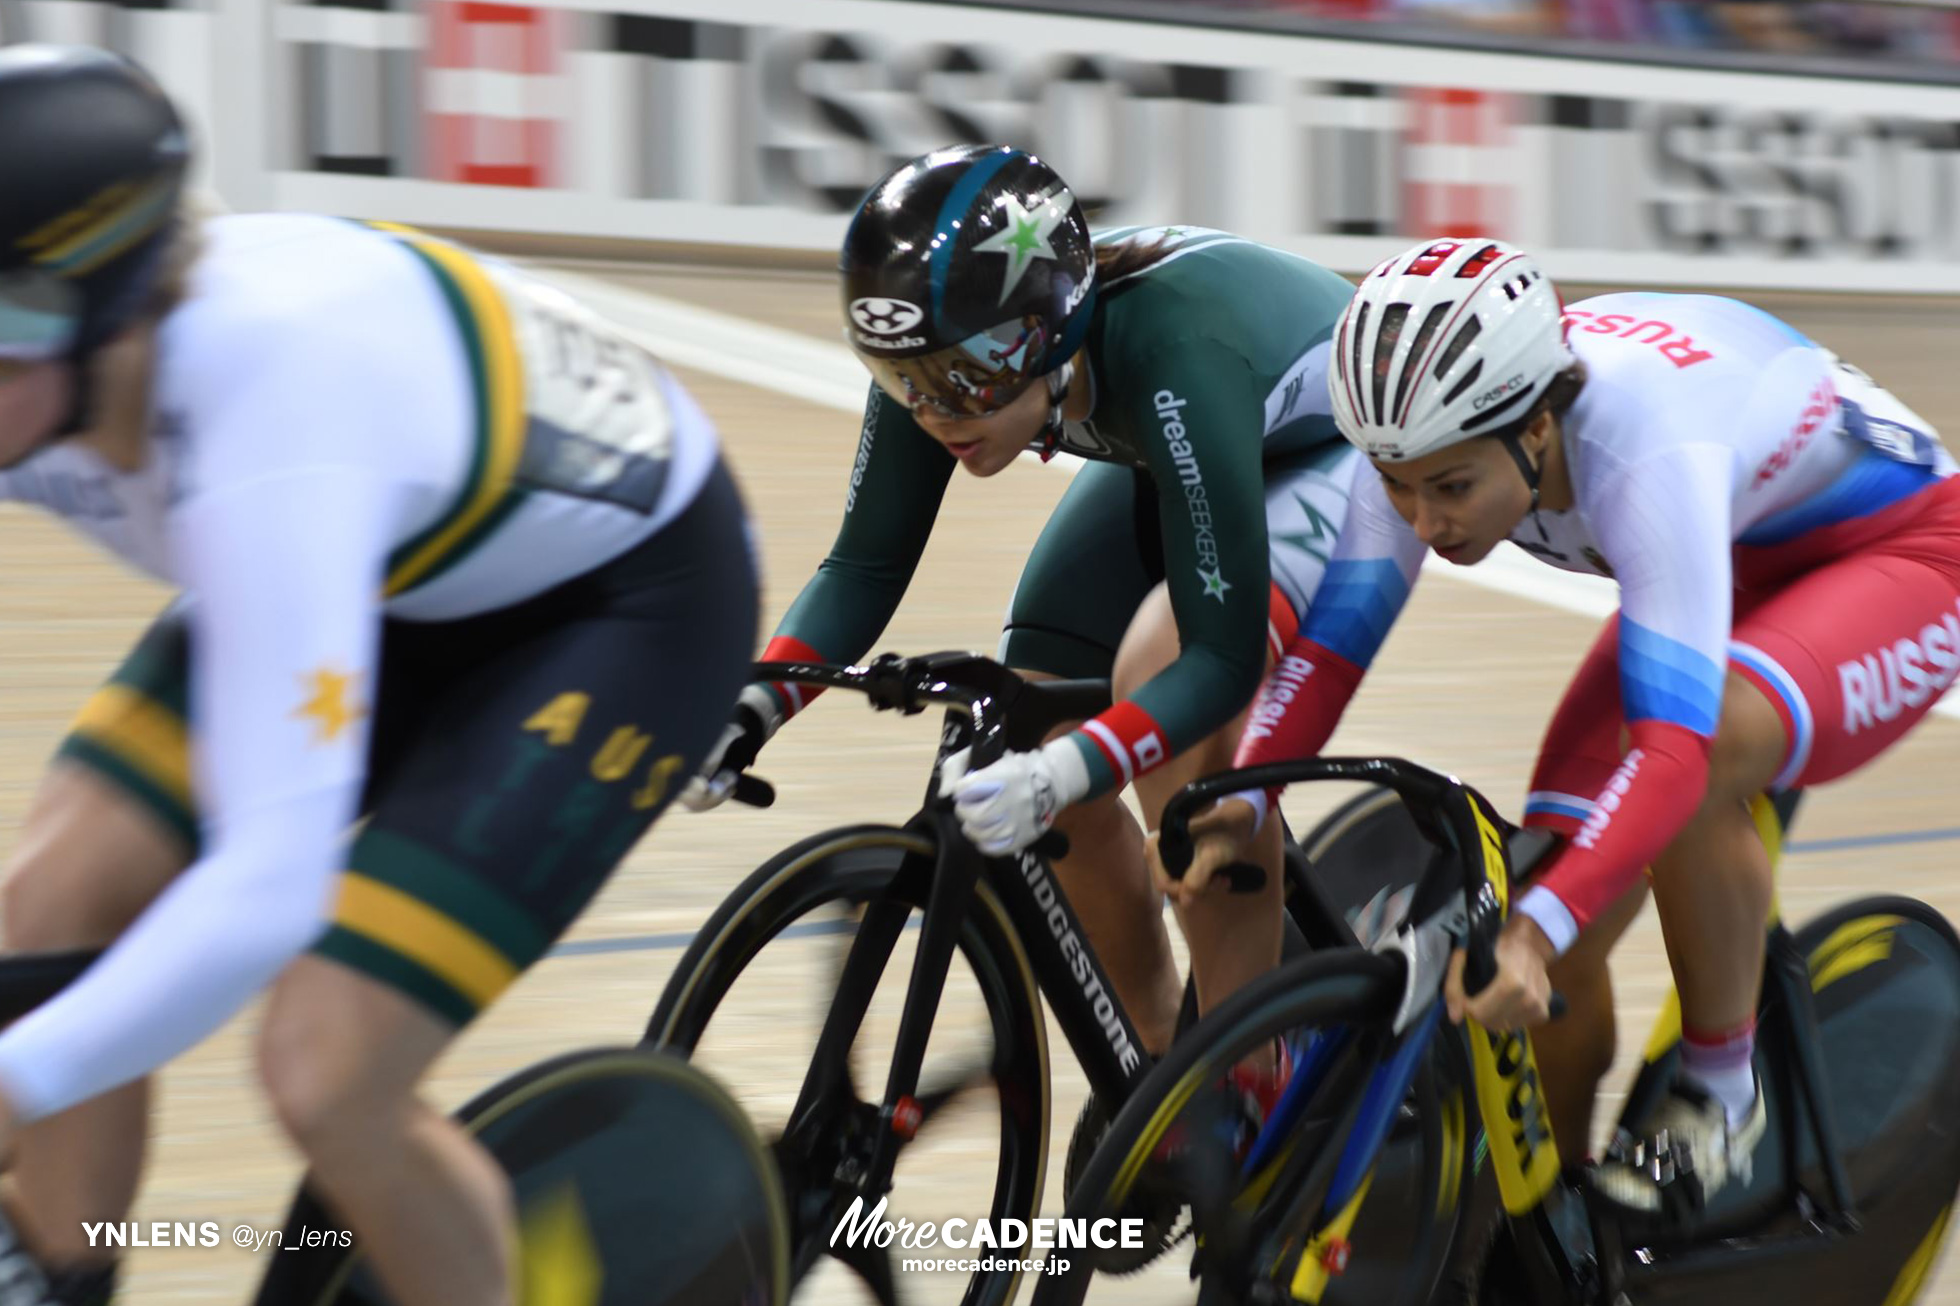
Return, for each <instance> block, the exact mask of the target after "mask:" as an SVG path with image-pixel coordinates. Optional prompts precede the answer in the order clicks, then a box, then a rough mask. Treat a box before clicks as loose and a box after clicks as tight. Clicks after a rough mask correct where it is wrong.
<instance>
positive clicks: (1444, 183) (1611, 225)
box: [0, 0, 1960, 292]
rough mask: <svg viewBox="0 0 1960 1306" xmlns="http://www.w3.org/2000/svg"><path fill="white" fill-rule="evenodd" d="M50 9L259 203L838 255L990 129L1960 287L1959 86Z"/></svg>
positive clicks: (935, 11)
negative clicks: (131, 67)
mask: <svg viewBox="0 0 1960 1306" xmlns="http://www.w3.org/2000/svg"><path fill="white" fill-rule="evenodd" d="M37 36H59V37H64V38H66V39H94V40H102V41H105V42H110V43H114V44H118V45H119V46H121V47H122V48H126V49H128V50H129V51H130V52H131V53H133V54H136V55H138V56H139V57H142V58H145V59H146V60H149V61H150V62H152V63H153V64H156V65H158V66H159V67H160V71H161V72H162V73H163V75H164V76H165V77H166V80H168V81H170V82H171V84H172V86H173V88H176V89H178V90H180V91H181V92H182V93H183V94H184V95H185V97H186V98H187V99H188V100H190V101H191V103H192V105H193V108H194V110H195V111H198V112H199V114H200V117H201V118H202V119H203V121H204V127H205V132H206V135H207V137H208V138H209V141H210V144H211V146H212V147H213V149H214V152H215V158H216V162H215V165H214V171H213V174H212V175H213V177H214V179H215V180H216V182H217V184H218V186H219V188H220V189H221V190H222V191H223V192H224V194H225V196H226V198H227V199H229V200H230V201H231V202H232V203H234V204H236V205H240V206H246V207H280V208H317V209H326V210H330V211H335V212H343V213H350V214H355V215H360V216H376V217H390V218H396V219H400V220H403V221H409V222H419V223H424V224H430V225H441V226H451V227H461V228H476V229H486V230H500V231H527V232H559V233H566V234H574V235H582V236H600V237H622V238H629V239H646V240H659V241H675V242H703V243H709V244H717V245H751V246H771V247H787V248H798V249H810V250H820V249H825V248H830V247H834V246H835V244H836V243H837V240H838V238H839V237H840V235H841V234H842V228H843V215H844V214H845V213H846V212H847V211H848V210H849V208H850V207H851V205H852V204H853V203H854V202H855V201H856V199H857V197H858V196H859V194H860V193H861V192H862V191H863V190H864V188H865V187H866V186H867V185H868V184H869V183H870V182H872V181H873V180H875V179H876V178H877V177H878V176H879V175H880V174H881V173H883V172H884V171H885V170H886V169H887V168H889V167H890V166H891V165H892V164H893V163H895V162H897V161H898V160H900V159H902V158H905V157H907V156H909V155H912V154H915V153H918V152H920V151H922V150H925V149H929V148H931V147H933V146H936V145H941V144H945V143H948V142H952V141H962V140H999V141H1008V142H1013V143H1015V144H1020V145H1024V146H1027V147H1029V148H1032V149H1034V150H1036V151H1038V152H1039V153H1041V154H1042V155H1044V156H1045V157H1047V158H1048V159H1049V160H1050V161H1051V162H1052V163H1054V164H1055V165H1056V166H1057V167H1058V168H1059V169H1060V170H1061V171H1062V172H1063V174H1064V175H1065V176H1067V177H1068V178H1069V179H1070V181H1071V183H1072V185H1073V187H1074V189H1075V190H1076V193H1077V194H1078V195H1080V196H1082V197H1083V198H1084V199H1085V201H1093V202H1094V203H1095V204H1096V205H1097V206H1098V207H1099V210H1100V211H1099V214H1098V219H1099V220H1100V221H1102V222H1105V223H1109V224H1116V223H1134V222H1171V221H1176V222H1188V223H1195V224H1203V225H1207V226H1214V227H1223V228H1227V229H1230V230H1235V231H1239V232H1241V233H1244V234H1246V235H1250V236H1254V237H1257V238H1259V239H1262V240H1268V241H1271V242H1274V243H1277V244H1281V245H1285V246H1287V247H1289V248H1292V249H1296V250H1298V251H1300V252H1301V253H1304V254H1308V255H1310V256H1312V257H1315V258H1318V259H1320V260H1322V261H1324V262H1327V263H1329V264H1331V265H1333V266H1336V267H1339V268H1343V269H1345V270H1349V271H1355V270H1359V269H1362V268H1365V267H1367V266H1369V265H1370V264H1372V263H1373V262H1374V261H1376V260H1377V259H1379V258H1382V257H1385V256H1386V255H1387V254H1389V253H1391V252H1393V251H1394V250H1396V249H1398V248H1400V247H1401V246H1402V245H1405V244H1406V243H1407V242H1408V241H1409V240H1410V239H1413V238H1415V237H1417V236H1421V235H1430V234H1463V233H1468V232H1493V233H1499V234H1504V235H1507V236H1510V237H1512V238H1514V239H1516V240H1519V241H1522V242H1524V243H1527V244H1529V245H1532V246H1534V247H1535V248H1537V249H1538V250H1540V251H1541V252H1542V253H1543V254H1544V255H1545V256H1546V260H1547V262H1548V264H1549V265H1550V268H1551V270H1552V271H1553V273H1554V274H1555V275H1560V276H1564V277H1568V278H1574V277H1583V278H1587V279H1594V280H1605V281H1621V282H1646V283H1655V284H1680V285H1767V286H1788V287H1798V288H1829V289H1846V290H1874V291H1946V292H1953V291H1960V86H1943V85H1914V84H1909V83H1900V82H1882V81H1851V80H1831V79H1825V78H1818V77H1800V76H1786V75H1778V74H1767V73H1742V72H1715V71H1704V70H1690V69H1680V68H1663V67H1655V66H1652V65H1642V64H1634V63H1616V62H1610V61H1601V60H1588V59H1568V58H1552V57H1545V56H1529V55H1508V54H1493V53H1484V52H1472V51H1465V50H1460V49H1449V48H1443V47H1411V46H1397V45H1384V44H1377V43H1370V42H1366V41H1359V40H1357V41H1346V40H1334V39H1327V38H1317V37H1306V36H1287V35H1278V34H1267V33H1256V34H1255V33H1247V32H1241V31H1231V30H1225V29H1212V28H1204V27H1194V26H1178V25H1169V24H1163V23H1153V22H1121V21H1110V20H1102V19H1087V18H1076V17H1066V16H1053V15H1046V14H1035V13H1029V12H1026V11H1020V10H992V9H987V8H984V7H979V6H971V5H934V4H912V3H904V2H902V0H555V2H553V3H544V2H542V0H541V2H539V3H532V4H490V3H475V2H473V0H419V2H413V3H412V2H410V0H394V3H388V2H387V0H365V2H362V0H342V3H339V4H301V3H290V2H276V0H197V2H196V3H186V2H185V0H176V3H174V4H163V3H158V2H157V0H152V3H151V4H150V5H149V6H148V7H145V8H137V9H130V8H127V7H124V6H122V5H109V4H102V5H96V4H90V3H86V2H85V0H0V39H6V40H18V39H23V38H32V37H37ZM255 54H256V57H254V55H255Z"/></svg>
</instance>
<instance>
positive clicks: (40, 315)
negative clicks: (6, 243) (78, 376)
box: [0, 268, 82, 363]
mask: <svg viewBox="0 0 1960 1306" xmlns="http://www.w3.org/2000/svg"><path fill="white" fill-rule="evenodd" d="M81 316H82V295H81V291H80V290H78V289H77V288H76V287H75V286H74V285H73V284H71V283H69V282H66V281H62V280H60V279H58V278H55V277H51V276H49V275H48V274H47V273H45V272H43V271H41V270H39V269H38V268H15V269H12V270H11V271H7V272H0V361H6V362H27V363H38V362H45V361H47V360H48V359H51V358H59V357H61V356H62V355H63V354H65V353H67V352H68V349H69V346H71V345H73V344H74V343H75V333H76V331H77V330H78V329H79V327H80V324H81Z"/></svg>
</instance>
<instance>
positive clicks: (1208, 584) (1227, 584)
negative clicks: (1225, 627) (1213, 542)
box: [1198, 567, 1232, 604]
mask: <svg viewBox="0 0 1960 1306" xmlns="http://www.w3.org/2000/svg"><path fill="white" fill-rule="evenodd" d="M1198 579H1200V580H1202V581H1204V583H1205V597H1206V598H1208V599H1217V600H1218V601H1219V602H1220V603H1221V604H1222V603H1224V602H1225V591H1226V590H1228V589H1231V588H1232V582H1231V581H1229V580H1226V579H1225V574H1224V568H1222V567H1213V568H1212V569H1211V570H1210V571H1206V570H1205V569H1204V568H1203V567H1200V568H1198Z"/></svg>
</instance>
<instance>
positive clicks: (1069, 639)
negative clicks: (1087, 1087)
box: [1000, 463, 1180, 1055]
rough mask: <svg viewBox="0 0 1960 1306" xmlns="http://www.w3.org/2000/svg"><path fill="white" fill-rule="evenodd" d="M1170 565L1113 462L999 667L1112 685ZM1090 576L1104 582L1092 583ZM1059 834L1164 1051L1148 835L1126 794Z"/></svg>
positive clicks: (1090, 927) (1012, 618)
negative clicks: (1119, 656)
mask: <svg viewBox="0 0 1960 1306" xmlns="http://www.w3.org/2000/svg"><path fill="white" fill-rule="evenodd" d="M1162 557H1163V543H1162V540H1161V538H1160V537H1159V535H1158V532H1157V518H1156V507H1155V499H1154V496H1153V491H1152V490H1151V487H1150V484H1149V482H1148V480H1147V479H1146V478H1144V477H1143V476H1142V475H1141V474H1139V473H1137V472H1135V471H1132V470H1130V469H1129V468H1124V467H1117V466H1113V465H1111V464H1107V463H1091V464H1090V465H1088V466H1086V467H1084V468H1083V469H1082V470H1081V471H1080V472H1078V473H1076V477H1075V481H1074V483H1073V484H1071V485H1070V486H1069V489H1068V493H1067V494H1065V495H1064V496H1063V497H1062V502H1061V503H1060V505H1059V506H1057V507H1056V509H1055V514H1054V516H1052V517H1051V518H1049V521H1048V524H1047V526H1045V527H1044V528H1043V529H1042V532H1041V538H1040V539H1039V540H1038V541H1036V543H1035V547H1034V550H1033V551H1032V552H1031V553H1030V554H1029V555H1028V564H1027V567H1026V568H1025V569H1024V570H1023V571H1022V573H1021V581H1020V584H1019V585H1017V586H1016V587H1015V590H1014V598H1013V601H1012V603H1011V604H1010V605H1009V607H1008V614H1007V624H1006V628H1005V630H1004V631H1003V632H1002V635H1001V643H1000V660H1001V661H1002V662H1004V663H1006V664H1007V665H1008V666H1010V667H1012V668H1014V669H1015V670H1016V671H1018V672H1020V673H1021V674H1022V675H1026V676H1031V677H1051V678H1053V677H1067V678H1075V677H1091V678H1103V677H1109V676H1110V675H1111V674H1112V672H1113V670H1114V667H1115V663H1116V650H1117V647H1118V646H1119V645H1120V644H1121V642H1122V640H1123V635H1124V631H1125V630H1126V629H1127V628H1128V626H1129V624H1130V620H1131V618H1132V616H1133V615H1134V614H1135V613H1136V610H1137V605H1138V604H1139V603H1141V602H1142V601H1143V597H1144V595H1146V594H1147V593H1149V591H1150V587H1151V586H1152V585H1153V584H1155V583H1156V582H1157V581H1158V580H1160V579H1161V578H1162V574H1161V568H1162ZM1085 569H1093V571H1094V573H1095V583H1094V584H1084V583H1083V579H1082V577H1083V573H1084V571H1085ZM1077 724H1080V723H1078V722H1069V723H1067V724H1065V725H1064V726H1063V727H1062V728H1061V730H1060V731H1058V732H1057V733H1065V732H1066V731H1067V730H1070V729H1073V728H1074V727H1075V726H1076V725H1077ZM1055 825H1056V828H1057V829H1059V830H1060V831H1061V832H1062V833H1063V834H1065V835H1067V836H1068V840H1069V855H1068V856H1067V857H1064V858H1062V859H1061V860H1059V861H1057V862H1056V863H1055V873H1056V875H1057V876H1058V877H1059V878H1060V879H1061V882H1062V889H1063V892H1065V893H1067V894H1068V898H1069V903H1070V904H1071V905H1072V906H1073V907H1074V908H1075V911H1076V914H1077V915H1078V916H1079V917H1080V918H1081V921H1082V927H1083V929H1085V930H1086V931H1088V934H1089V945H1090V947H1092V948H1094V949H1095V953H1096V958H1097V960H1099V961H1101V962H1102V964H1103V968H1104V969H1105V970H1106V971H1107V972H1108V973H1109V979H1110V982H1111V983H1112V984H1114V985H1115V986H1116V995H1117V997H1118V998H1119V999H1120V1000H1121V1001H1122V1003H1123V1010H1124V1011H1125V1012H1126V1013H1128V1015H1129V1017H1130V1020H1131V1022H1132V1023H1133V1024H1134V1025H1135V1026H1136V1030H1137V1034H1138V1036H1139V1037H1140V1038H1141V1039H1142V1040H1143V1045H1144V1048H1145V1050H1146V1051H1148V1052H1150V1053H1152V1054H1153V1055H1156V1054H1160V1053H1162V1052H1163V1051H1164V1049H1165V1048H1167V1047H1169V1046H1170V1040H1171V1036H1172V1034H1173V1033H1174V1032H1175V1030H1176V1028H1177V1008H1178V1001H1179V996H1180V995H1179V988H1178V976H1177V965H1176V962H1175V961H1174V959H1173V958H1172V955H1171V944H1170V932H1169V931H1168V930H1167V929H1166V928H1165V926H1164V915H1163V906H1162V903H1161V902H1160V900H1159V898H1158V895H1157V894H1156V893H1155V892H1154V891H1153V890H1152V888H1151V885H1150V874H1149V871H1148V870H1147V869H1146V867H1145V864H1144V859H1143V831H1142V830H1141V829H1140V828H1139V827H1138V825H1137V822H1136V818H1135V817H1134V816H1133V815H1131V813H1130V809H1129V808H1128V807H1127V806H1125V805H1124V803H1123V800H1122V796H1121V795H1120V794H1106V795H1104V796H1103V797H1101V798H1097V799H1093V800H1091V801H1089V802H1086V803H1077V804H1076V805H1074V806H1073V807H1069V808H1067V809H1065V810H1064V811H1063V812H1062V813H1061V814H1060V816H1059V817H1058V818H1057V820H1056V822H1055Z"/></svg>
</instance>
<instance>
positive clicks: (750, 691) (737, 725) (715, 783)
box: [680, 685, 783, 812]
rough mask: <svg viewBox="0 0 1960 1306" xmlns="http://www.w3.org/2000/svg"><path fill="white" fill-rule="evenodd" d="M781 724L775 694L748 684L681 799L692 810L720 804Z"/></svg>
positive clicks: (780, 710) (705, 808) (726, 798)
mask: <svg viewBox="0 0 1960 1306" xmlns="http://www.w3.org/2000/svg"><path fill="white" fill-rule="evenodd" d="M782 724H783V713H782V709H780V708H778V707H777V706H776V698H775V695H773V694H771V693H770V692H769V690H768V689H767V688H765V687H764V686H762V685H750V686H749V687H748V688H746V689H744V690H743V691H742V696H741V697H740V698H738V699H736V700H735V711H734V713H733V714H732V715H731V717H730V720H729V722H728V726H727V728H725V729H724V730H723V731H722V732H721V738H720V739H718V740H716V741H715V746H714V747H713V748H710V749H709V750H708V756H707V758H706V759H705V760H704V761H703V762H702V763H701V771H700V773H699V774H698V775H696V776H695V777H694V778H693V779H691V780H689V781H688V782H687V787H686V788H684V789H682V790H681V796H680V800H681V802H682V803H683V804H684V805H685V806H687V807H688V809H689V810H691V811H696V812H705V811H707V810H709V809H710V808H714V807H720V806H721V805H722V804H723V803H725V802H727V801H728V796H729V794H731V793H733V792H734V791H735V781H736V779H737V778H738V777H740V776H741V774H742V772H744V771H746V770H748V768H749V767H751V766H753V765H754V764H755V758H756V754H757V753H760V752H761V751H762V746H763V745H764V744H766V743H768V742H769V737H770V736H771V735H773V734H775V733H776V730H777V729H778V727H780V726H781V725H782Z"/></svg>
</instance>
